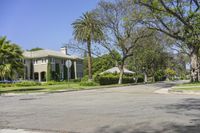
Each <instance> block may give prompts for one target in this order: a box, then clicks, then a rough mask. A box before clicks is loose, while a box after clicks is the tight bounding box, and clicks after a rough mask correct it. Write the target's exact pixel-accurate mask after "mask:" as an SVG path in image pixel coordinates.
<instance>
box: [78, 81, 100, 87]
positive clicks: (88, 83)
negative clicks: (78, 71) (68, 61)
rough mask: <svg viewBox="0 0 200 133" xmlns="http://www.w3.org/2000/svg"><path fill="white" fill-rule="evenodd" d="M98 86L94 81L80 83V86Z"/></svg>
mask: <svg viewBox="0 0 200 133" xmlns="http://www.w3.org/2000/svg"><path fill="white" fill-rule="evenodd" d="M97 85H98V84H97V83H96V82H93V81H82V82H80V86H97Z"/></svg>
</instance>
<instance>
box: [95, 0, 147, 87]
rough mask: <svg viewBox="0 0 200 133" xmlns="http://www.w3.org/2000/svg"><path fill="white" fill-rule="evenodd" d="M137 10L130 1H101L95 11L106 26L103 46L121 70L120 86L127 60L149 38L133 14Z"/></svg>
mask: <svg viewBox="0 0 200 133" xmlns="http://www.w3.org/2000/svg"><path fill="white" fill-rule="evenodd" d="M135 8H136V7H133V6H131V3H130V1H129V0H119V1H114V2H106V1H101V2H100V3H99V5H98V7H97V9H96V10H95V12H96V14H97V16H98V18H99V20H100V21H102V22H103V25H104V27H103V28H104V30H103V31H104V35H105V40H104V41H103V42H102V43H101V44H102V46H103V47H105V48H106V49H107V50H108V51H109V52H110V54H111V55H112V58H113V60H115V61H116V64H117V66H118V68H119V70H120V76H119V82H118V83H119V84H121V83H122V79H123V74H124V72H123V68H124V63H125V61H126V59H127V58H128V57H131V56H132V55H133V53H132V50H133V49H134V48H135V47H136V46H137V42H138V41H139V40H140V39H142V38H144V37H146V36H149V34H146V33H147V32H146V29H144V28H142V27H141V25H139V23H138V22H139V21H138V18H137V17H138V16H137V15H136V14H134V15H133V14H132V12H134V11H135ZM113 50H115V51H117V52H118V54H119V55H120V59H119V58H118V56H116V55H115V54H113Z"/></svg>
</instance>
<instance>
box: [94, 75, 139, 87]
mask: <svg viewBox="0 0 200 133" xmlns="http://www.w3.org/2000/svg"><path fill="white" fill-rule="evenodd" d="M95 81H96V82H97V83H99V84H100V85H110V84H117V83H118V81H119V75H118V74H103V75H97V76H96V77H95ZM134 82H135V80H134V78H133V77H132V76H126V75H124V76H123V80H122V83H123V84H126V83H134Z"/></svg>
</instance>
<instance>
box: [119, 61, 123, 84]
mask: <svg viewBox="0 0 200 133" xmlns="http://www.w3.org/2000/svg"><path fill="white" fill-rule="evenodd" d="M118 68H119V71H120V73H119V81H118V84H122V80H123V75H124V62H122V63H121V65H120V66H119V67H118Z"/></svg>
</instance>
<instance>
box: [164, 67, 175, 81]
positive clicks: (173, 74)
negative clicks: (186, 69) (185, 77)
mask: <svg viewBox="0 0 200 133" xmlns="http://www.w3.org/2000/svg"><path fill="white" fill-rule="evenodd" d="M165 74H166V75H167V79H168V78H173V76H175V75H176V72H175V71H174V70H173V69H170V68H167V69H166V70H165Z"/></svg>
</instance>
